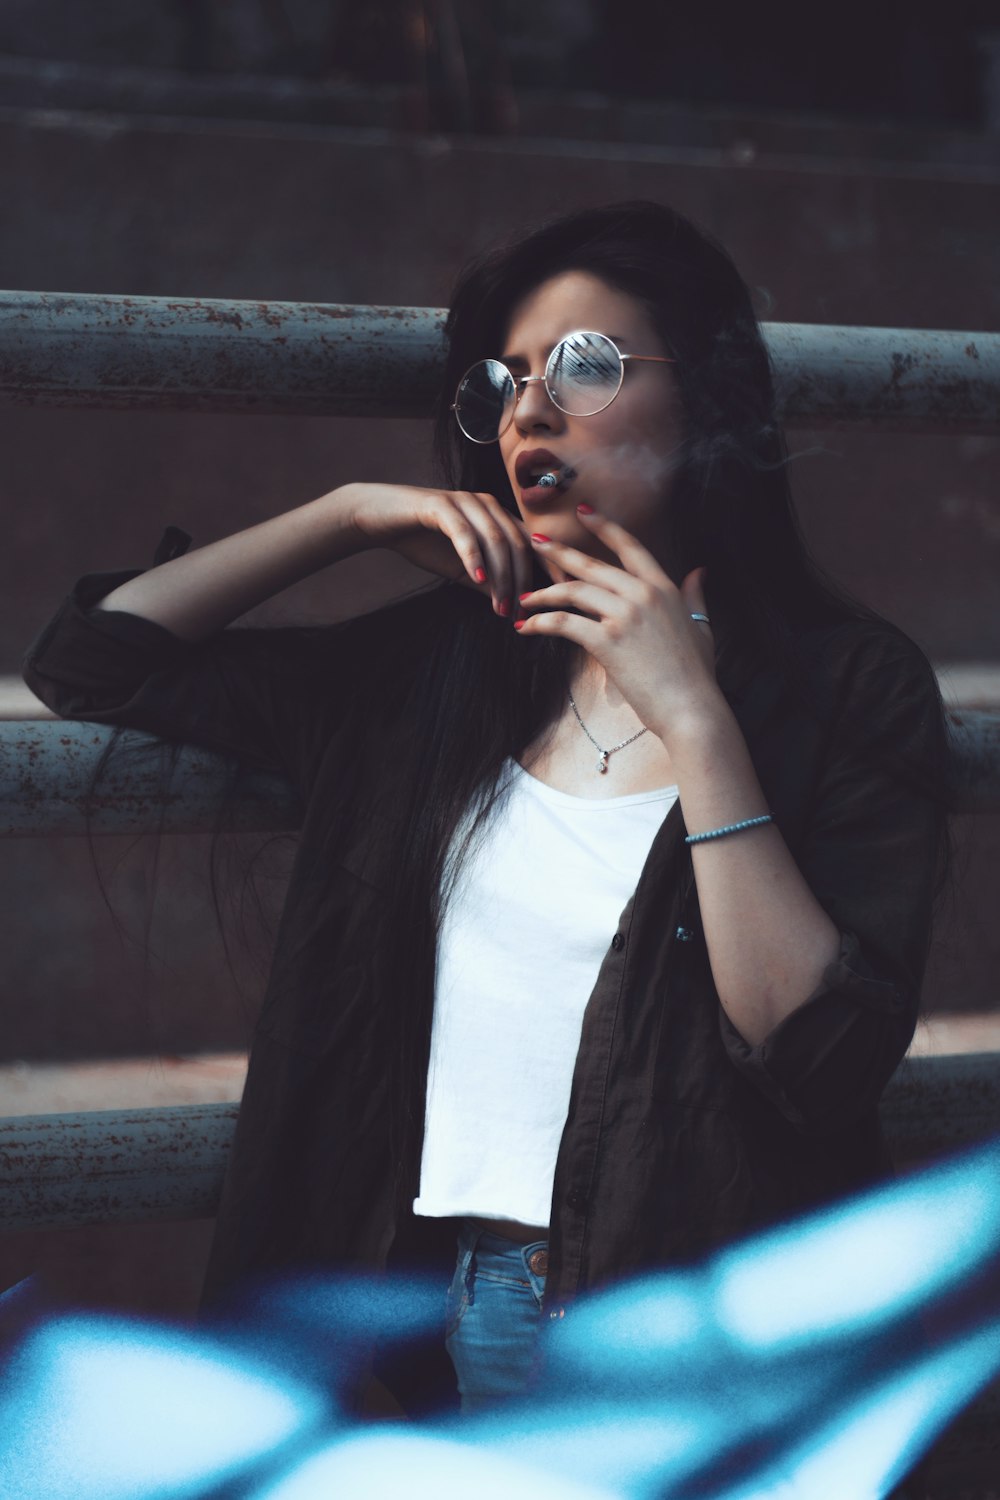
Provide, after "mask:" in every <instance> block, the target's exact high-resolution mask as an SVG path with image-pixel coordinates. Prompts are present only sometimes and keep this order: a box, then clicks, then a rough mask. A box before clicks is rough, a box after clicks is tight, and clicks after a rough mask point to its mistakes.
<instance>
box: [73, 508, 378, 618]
mask: <svg viewBox="0 0 1000 1500" xmlns="http://www.w3.org/2000/svg"><path fill="white" fill-rule="evenodd" d="M365 545H366V543H365V542H364V540H363V538H362V537H361V536H360V535H359V533H357V532H356V530H355V529H354V527H353V525H352V522H351V518H350V513H349V509H348V503H347V497H346V495H345V491H344V490H332V491H331V492H330V493H329V494H326V495H321V496H320V497H319V499H317V500H311V501H309V502H307V503H306V504H305V505H300V506H298V507H296V508H295V509H294V510H290V511H286V512H285V513H284V514H283V515H280V516H273V517H272V518H271V519H270V520H267V521H262V522H261V523H260V524H259V525H257V526H251V527H248V528H247V529H246V530H245V531H238V532H236V533H235V534H234V535H233V536H228V537H223V538H222V539H221V540H219V541H217V542H210V543H208V545H207V546H204V547H199V548H198V549H197V550H196V551H194V552H188V553H185V554H184V556H182V557H176V558H173V559H172V560H171V561H170V562H165V563H161V564H160V566H159V567H156V568H151V569H149V571H148V572H145V573H142V574H140V576H139V577H137V578H132V579H130V580H129V581H128V582H127V583H123V584H121V585H120V586H119V587H118V588H116V589H113V590H112V592H111V593H110V594H107V595H105V597H104V598H103V599H101V600H100V601H99V604H98V605H97V606H96V607H97V608H100V609H105V610H125V611H127V612H128V613H129V614H134V615H141V616H142V617H143V618H145V619H147V620H153V621H154V622H155V623H156V624H158V625H163V626H164V627H165V628H166V629H167V630H170V631H172V632H173V634H174V635H176V636H179V637H180V638H181V639H182V640H187V641H197V640H201V639H203V638H204V637H205V636H208V635H211V634H213V633H214V632H215V631H217V630H221V629H222V628H223V627H224V626H225V625H228V624H229V623H230V621H232V620H235V619H238V618H239V616H240V615H242V614H245V613H246V612H247V610H249V609H252V608H253V607H254V606H255V605H257V604H260V603H262V602H263V600H265V599H269V598H271V596H272V595H274V594H277V593H280V592H281V590H282V589H285V588H289V587H290V586H291V585H292V584H293V583H297V582H298V581H299V580H300V579H301V578H305V577H307V576H308V575H309V574H311V573H315V572H317V571H318V570H319V569H320V568H324V567H326V566H328V564H330V563H334V562H339V561H340V560H341V559H342V558H345V557H349V556H351V555H352V554H354V553H356V552H360V551H361V550H362V549H363V547H364V546H365Z"/></svg>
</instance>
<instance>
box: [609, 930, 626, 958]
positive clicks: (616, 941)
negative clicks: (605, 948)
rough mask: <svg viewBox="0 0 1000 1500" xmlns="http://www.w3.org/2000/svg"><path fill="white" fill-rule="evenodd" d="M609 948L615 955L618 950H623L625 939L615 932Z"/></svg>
mask: <svg viewBox="0 0 1000 1500" xmlns="http://www.w3.org/2000/svg"><path fill="white" fill-rule="evenodd" d="M611 946H612V948H613V949H614V950H615V952H616V953H617V952H618V951H619V949H620V948H624V946H625V939H624V938H623V937H622V935H621V933H620V932H616V933H615V935H614V937H613V938H612V939H611Z"/></svg>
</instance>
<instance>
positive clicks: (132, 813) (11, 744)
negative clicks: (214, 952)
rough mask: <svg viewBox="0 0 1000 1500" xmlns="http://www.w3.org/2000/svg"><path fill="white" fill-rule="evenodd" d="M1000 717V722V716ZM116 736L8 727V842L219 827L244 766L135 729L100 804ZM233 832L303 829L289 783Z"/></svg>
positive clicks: (271, 780) (0, 727)
mask: <svg viewBox="0 0 1000 1500" xmlns="http://www.w3.org/2000/svg"><path fill="white" fill-rule="evenodd" d="M998 717H1000V716H998ZM112 733H113V731H112V730H111V729H110V728H108V726H107V725H104V724H86V723H81V722H79V721H77V720H69V719H54V720H53V719H25V720H16V719H9V720H3V721H0V837H3V836H7V837H14V838H23V837H25V836H30V835H34V834H38V835H43V836H48V835H50V834H85V833H88V832H90V833H94V834H103V833H107V834H118V833H142V832H152V831H155V830H160V831H162V832H163V833H204V832H208V831H210V830H211V829H212V828H213V827H214V826H215V820H216V817H217V814H218V809H219V805H220V799H221V797H222V795H223V792H224V791H225V788H226V786H227V784H228V782H229V778H230V777H231V775H232V773H233V770H234V769H235V766H236V762H234V761H231V760H228V759H226V758H225V757H224V756H221V755H217V754H215V753H214V752H212V751H210V750H202V749H200V748H199V747H197V746H194V745H185V746H184V747H183V748H182V749H181V750H180V751H179V754H178V755H177V759H176V763H175V765H174V767H173V769H172V770H170V760H171V759H172V756H173V747H170V746H168V745H167V744H166V743H165V742H164V741H161V740H157V739H154V738H153V736H152V735H148V734H142V733H140V732H139V731H138V730H132V729H130V730H127V731H125V732H124V733H123V734H122V735H121V736H120V741H119V744H118V745H117V746H116V748H115V750H114V752H113V753H112V756H111V759H110V762H109V765H108V768H107V770H106V772H105V773H104V774H103V775H102V777H101V779H100V781H99V782H98V786H97V790H96V791H95V792H94V794H93V796H91V793H90V788H91V785H92V783H93V779H94V773H95V770H96V768H97V764H98V761H99V759H100V757H101V755H102V753H103V751H104V750H105V748H106V747H107V744H108V742H109V740H110V739H111V736H112ZM232 819H233V823H232V826H233V827H235V828H237V829H240V830H243V831H251V830H252V831H261V832H273V831H280V830H283V829H289V828H297V827H298V825H299V823H300V822H301V820H302V812H301V809H300V808H299V807H298V805H297V803H296V801H295V797H294V795H293V792H292V789H291V787H290V786H289V784H288V783H287V782H286V781H284V780H283V779H282V778H281V777H278V776H268V775H265V774H264V773H262V772H246V773H244V775H243V776H242V778H241V781H240V789H239V794H238V796H237V797H234V798H233V802H232Z"/></svg>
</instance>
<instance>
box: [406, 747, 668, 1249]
mask: <svg viewBox="0 0 1000 1500" xmlns="http://www.w3.org/2000/svg"><path fill="white" fill-rule="evenodd" d="M508 774H509V775H510V776H511V777H512V778H513V779H512V784H511V787H510V790H509V792H508V793H507V794H506V796H505V797H504V798H502V799H501V803H500V805H499V806H498V807H497V808H496V809H495V811H494V821H492V822H491V824H490V829H489V834H490V837H489V838H488V839H487V841H486V843H485V847H483V848H482V849H479V850H476V851H474V852H473V853H472V854H470V856H469V858H468V860H467V862H466V864H465V867H464V869H463V871H462V873H461V878H460V881H459V884H458V887H457V888H456V890H455V891H454V893H453V896H452V899H451V901H450V902H449V903H448V906H447V908H446V911H445V914H444V917H443V919H442V923H441V931H440V935H439V940H438V957H437V972H436V983H435V996H434V1015H433V1023H432V1031H431V1051H430V1067H429V1072H428V1079H427V1103H426V1112H425V1129H424V1144H423V1154H422V1157H421V1168H420V1191H419V1194H418V1196H417V1198H416V1199H415V1200H414V1203H413V1210H414V1212H415V1213H417V1214H423V1215H427V1216H429V1217H449V1216H453V1215H462V1214H469V1215H472V1216H475V1217H481V1218H491V1219H518V1220H520V1221H521V1222H522V1223H525V1224H540V1225H541V1224H548V1222H549V1215H550V1209H551V1199H552V1179H553V1175H554V1173H555V1163H556V1154H557V1152H558V1149H559V1141H560V1138H561V1136H562V1130H563V1125H564V1124H565V1120H566V1113H567V1109H568V1106H569V1094H570V1085H571V1083H572V1078H573V1069H574V1065H575V1062H576V1054H577V1048H578V1046H579V1041H580V1027H581V1024H582V1021H583V1013H584V1010H585V1008H586V1005H587V1001H588V1000H589V998H590V995H591V992H592V990H593V988H594V984H595V983H596V980H597V974H598V970H599V969H600V966H601V963H602V961H603V959H604V956H605V954H606V953H607V950H608V946H609V944H610V942H611V939H612V937H613V936H614V933H615V931H616V930H617V925H618V919H619V917H620V916H621V913H622V910H623V909H624V907H625V906H626V905H627V904H628V901H629V898H630V897H631V895H632V893H633V892H634V890H635V888H636V885H637V884H638V881H639V876H640V874H641V873H642V868H643V866H644V864H645V862H646V857H647V855H648V854H649V849H650V845H651V844H652V842H653V838H654V837H655V834H656V831H657V829H658V828H659V826H660V824H661V823H662V822H663V819H664V818H665V817H666V815H667V813H668V812H669V810H670V808H671V806H672V804H673V803H674V802H675V801H676V798H677V788H676V786H672V787H665V788H663V789H661V790H659V791H653V792H636V793H634V794H633V795H630V796H625V797H599V798H591V797H574V796H571V795H570V794H569V793H568V792H558V791H556V790H555V789H554V788H552V787H550V786H546V785H545V783H544V782H541V781H538V780H537V779H536V778H535V777H533V776H530V775H528V773H527V772H526V771H524V770H523V769H522V767H521V766H520V765H518V763H517V762H516V761H514V760H509V761H508V762H507V764H506V765H505V767H504V776H505V777H506V776H507V775H508ZM466 827H467V824H466V823H464V822H463V824H462V825H461V827H460V828H459V831H458V834H457V835H456V840H457V839H458V837H460V836H461V835H462V834H463V833H464V832H465V831H466ZM452 847H453V848H454V847H455V843H453V845H452ZM449 858H450V853H449Z"/></svg>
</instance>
